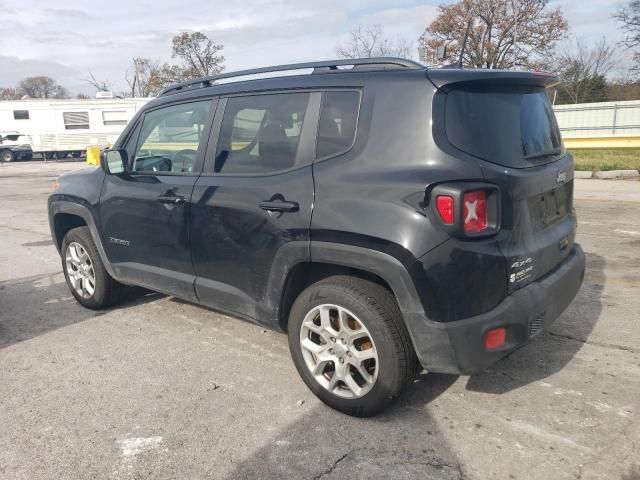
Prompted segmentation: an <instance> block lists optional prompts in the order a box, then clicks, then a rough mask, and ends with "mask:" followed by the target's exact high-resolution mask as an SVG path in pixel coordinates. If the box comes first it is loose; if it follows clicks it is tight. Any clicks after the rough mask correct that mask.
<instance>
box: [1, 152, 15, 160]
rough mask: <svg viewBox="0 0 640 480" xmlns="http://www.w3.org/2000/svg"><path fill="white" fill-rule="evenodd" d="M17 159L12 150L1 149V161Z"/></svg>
mask: <svg viewBox="0 0 640 480" xmlns="http://www.w3.org/2000/svg"><path fill="white" fill-rule="evenodd" d="M15 159H16V156H15V154H14V153H13V152H12V151H11V150H1V151H0V161H2V162H7V163H8V162H13V161H14V160H15Z"/></svg>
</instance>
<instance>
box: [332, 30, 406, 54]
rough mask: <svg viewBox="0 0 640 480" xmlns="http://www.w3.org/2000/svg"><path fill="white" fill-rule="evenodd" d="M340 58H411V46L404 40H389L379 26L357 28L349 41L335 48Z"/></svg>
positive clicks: (350, 34)
mask: <svg viewBox="0 0 640 480" xmlns="http://www.w3.org/2000/svg"><path fill="white" fill-rule="evenodd" d="M336 53H337V55H338V56H339V57H341V58H372V57H401V58H407V57H411V45H410V43H409V42H408V41H406V40H405V39H390V38H388V37H387V36H385V34H384V32H383V30H382V27H381V26H380V25H374V26H371V27H362V26H360V25H359V26H358V27H356V28H355V29H353V30H351V32H349V39H348V40H347V41H345V42H344V43H342V44H339V45H338V46H337V47H336Z"/></svg>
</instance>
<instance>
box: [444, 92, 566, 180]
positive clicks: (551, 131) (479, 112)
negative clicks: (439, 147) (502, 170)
mask: <svg viewBox="0 0 640 480" xmlns="http://www.w3.org/2000/svg"><path fill="white" fill-rule="evenodd" d="M445 128H446V133H447V138H448V139H449V142H450V143H451V144H452V145H453V146H455V147H456V148H458V149H460V150H462V151H464V152H467V153H469V154H471V155H474V156H476V157H480V158H482V159H484V160H488V161H490V162H493V163H497V164H499V165H504V166H508V167H515V168H524V167H532V166H536V165H541V164H544V163H549V162H552V161H554V160H556V159H557V158H558V157H559V156H560V155H562V154H563V153H564V150H563V148H562V140H561V138H560V131H559V130H558V125H557V124H556V119H555V116H554V114H553V108H552V107H551V102H550V101H549V98H548V97H547V94H546V92H545V90H544V89H543V88H539V87H535V88H530V87H528V88H522V87H514V88H504V87H502V88H500V89H498V88H492V87H485V86H482V87H476V86H470V87H465V88H458V89H455V90H452V91H451V92H449V93H448V95H447V100H446V110H445Z"/></svg>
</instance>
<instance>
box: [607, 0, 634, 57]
mask: <svg viewBox="0 0 640 480" xmlns="http://www.w3.org/2000/svg"><path fill="white" fill-rule="evenodd" d="M613 18H615V19H616V20H618V21H620V22H621V23H622V29H623V30H624V31H625V32H626V34H627V36H626V37H625V38H624V40H623V41H622V43H623V44H624V45H625V46H627V47H637V46H639V45H640V0H632V1H630V2H629V3H626V4H624V5H622V6H620V7H619V8H618V11H617V12H616V13H615V14H614V15H613Z"/></svg>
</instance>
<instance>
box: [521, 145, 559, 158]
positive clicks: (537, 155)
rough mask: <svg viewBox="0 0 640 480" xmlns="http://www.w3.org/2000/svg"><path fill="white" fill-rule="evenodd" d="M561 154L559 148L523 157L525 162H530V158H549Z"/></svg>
mask: <svg viewBox="0 0 640 480" xmlns="http://www.w3.org/2000/svg"><path fill="white" fill-rule="evenodd" d="M561 152H562V149H561V148H560V147H555V148H550V149H549V150H542V151H540V152H533V153H530V154H529V155H525V156H524V159H525V160H531V159H532V158H540V157H550V156H551V155H558V154H559V153H561Z"/></svg>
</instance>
